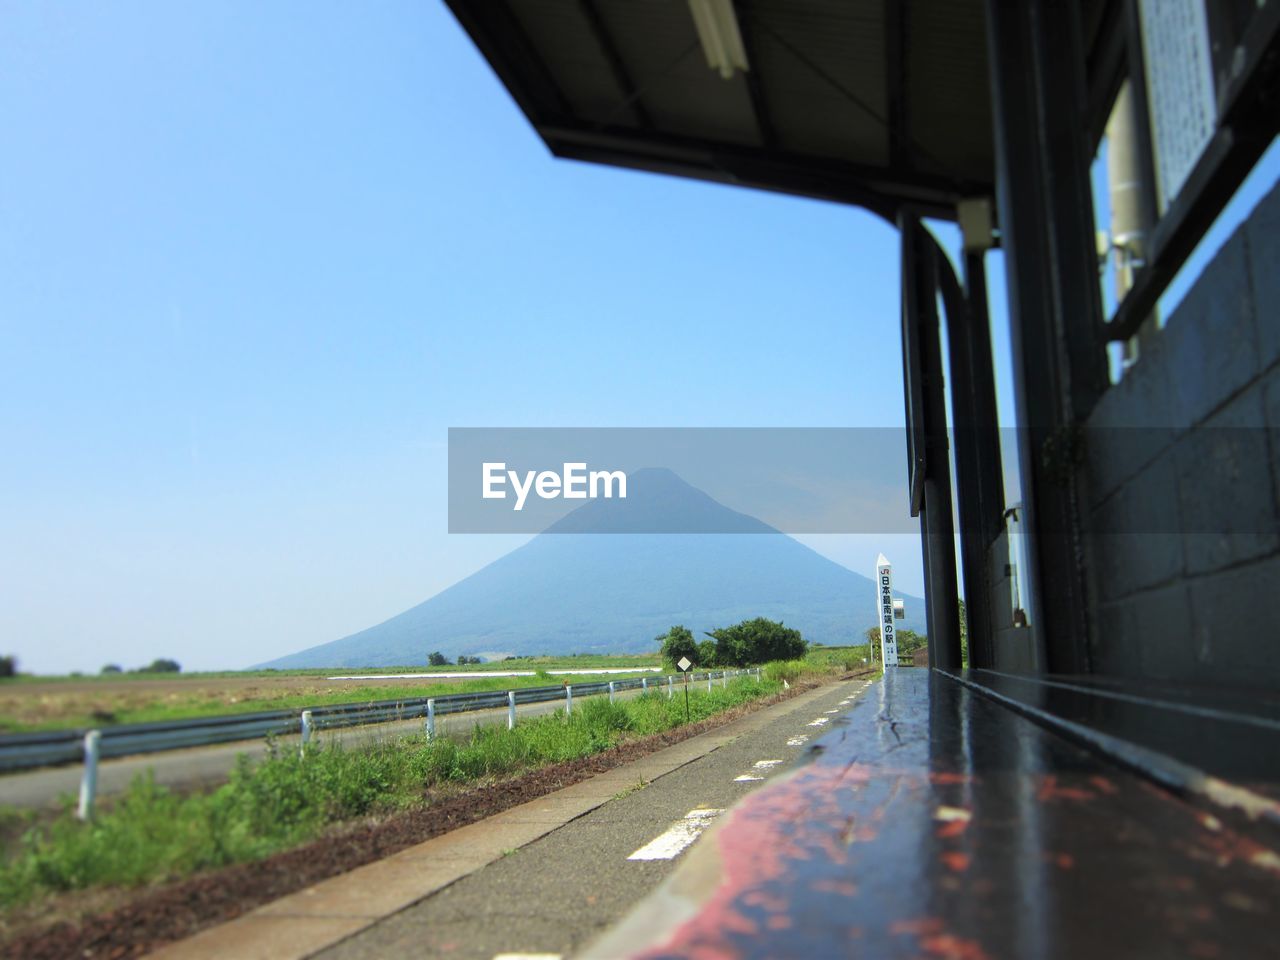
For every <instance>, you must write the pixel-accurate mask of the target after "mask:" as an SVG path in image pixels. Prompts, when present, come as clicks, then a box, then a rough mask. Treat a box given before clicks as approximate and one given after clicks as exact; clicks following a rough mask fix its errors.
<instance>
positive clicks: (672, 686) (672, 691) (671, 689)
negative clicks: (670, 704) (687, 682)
mask: <svg viewBox="0 0 1280 960" xmlns="http://www.w3.org/2000/svg"><path fill="white" fill-rule="evenodd" d="M675 695H676V678H675V677H673V676H669V677H667V699H668V700H670V699H671V698H672V697H674V696H675Z"/></svg>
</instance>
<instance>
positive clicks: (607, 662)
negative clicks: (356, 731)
mask: <svg viewBox="0 0 1280 960" xmlns="http://www.w3.org/2000/svg"><path fill="white" fill-rule="evenodd" d="M868 654H869V651H868V648H867V647H866V646H860V647H814V648H812V649H811V650H810V651H809V654H808V655H807V657H806V661H807V662H808V663H810V664H812V665H815V666H819V667H822V668H828V667H830V668H843V669H845V670H853V669H858V668H861V667H862V666H863V665H864V658H866V657H867V656H868ZM658 662H659V661H658V660H657V659H656V658H655V657H652V656H633V655H618V656H603V655H587V656H570V657H521V658H519V659H515V660H507V661H502V662H498V663H484V664H479V665H469V666H466V667H457V666H446V667H421V666H416V667H390V668H387V667H372V668H367V669H358V670H353V669H350V668H333V669H329V670H251V671H244V672H241V673H235V672H230V671H224V672H219V673H189V674H188V673H180V674H173V673H160V674H157V673H151V674H145V673H140V674H111V675H108V676H101V677H27V676H20V677H15V678H13V679H9V680H3V681H0V733H22V732H26V731H32V730H58V729H64V728H68V727H106V726H111V725H112V724H118V723H144V722H147V721H152V720H180V719H189V718H194V717H211V716H219V715H223V714H231V713H252V712H254V711H256V710H281V709H301V708H303V707H319V706H329V705H332V704H339V703H363V702H367V701H371V700H398V699H402V698H403V699H409V698H412V697H432V696H444V695H445V694H449V693H473V692H479V691H485V690H512V689H517V688H521V687H536V686H545V685H548V684H554V683H560V682H562V681H568V682H570V683H580V682H589V681H595V680H601V679H605V678H603V677H601V676H598V675H596V676H592V675H567V676H566V675H561V674H557V675H555V676H532V677H494V678H493V679H488V678H476V679H448V678H444V677H442V678H440V679H438V680H433V679H431V678H429V677H424V678H413V679H396V678H391V679H361V678H360V675H361V674H388V675H391V674H397V673H426V674H431V673H449V672H454V671H459V670H465V671H467V672H471V671H475V672H502V671H504V670H535V671H545V670H574V669H584V670H598V669H626V668H635V670H636V673H627V674H617V675H616V676H610V677H609V679H622V678H623V677H626V676H635V675H638V674H639V672H640V671H641V670H642V669H643V668H646V667H654V666H657V665H658ZM337 674H341V675H343V676H346V677H354V678H356V679H347V680H330V679H328V677H330V676H333V675H337Z"/></svg>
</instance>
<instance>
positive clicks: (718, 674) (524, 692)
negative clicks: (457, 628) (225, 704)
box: [0, 668, 759, 773]
mask: <svg viewBox="0 0 1280 960" xmlns="http://www.w3.org/2000/svg"><path fill="white" fill-rule="evenodd" d="M747 672H754V673H756V674H757V675H758V673H759V669H758V668H754V669H753V670H752V671H741V670H733V671H723V670H722V671H713V672H711V673H702V674H695V675H691V676H690V680H691V681H698V682H702V681H706V682H707V683H708V684H710V683H711V682H712V681H713V680H715V679H724V680H725V681H727V680H728V678H729V677H731V676H737V675H739V674H742V673H747ZM683 682H684V676H683V675H682V674H681V675H674V674H665V675H663V676H661V677H651V676H650V677H635V678H629V679H626V680H607V681H605V680H601V681H593V682H591V683H575V684H571V685H570V684H557V685H555V686H548V687H525V688H523V689H516V690H493V691H484V692H481V693H453V694H445V695H444V696H439V697H415V698H413V699H408V700H378V701H373V702H371V703H350V704H339V705H336V706H329V707H312V708H310V709H307V710H301V709H297V710H263V711H259V712H257V713H239V714H230V715H226V716H219V717H198V718H195V719H192V720H161V721H155V722H152V723H127V724H119V725H118V726H112V727H102V728H101V729H100V730H91V729H90V728H87V727H79V728H74V729H68V730H51V731H48V732H38V733H11V734H4V735H0V773H11V772H14V771H17V770H26V769H31V768H33V767H48V766H57V765H60V764H67V763H77V762H81V761H83V760H85V759H86V754H87V752H88V739H89V737H90V734H93V733H97V734H98V737H97V746H96V751H95V752H96V755H97V756H98V757H102V758H104V759H105V758H111V757H124V756H132V755H135V754H142V753H160V752H163V751H166V750H183V749H187V748H190V747H206V746H212V745H214V744H220V743H236V742H238V741H244V740H258V739H261V738H263V737H271V736H277V737H278V736H287V735H290V734H301V735H302V737H303V740H304V742H305V741H306V740H309V739H310V737H311V735H313V734H314V733H315V732H317V731H319V730H326V729H330V730H331V729H339V728H342V727H359V726H366V725H369V724H375V723H388V722H393V721H397V720H414V719H418V718H422V719H423V720H424V726H425V729H426V732H427V733H428V734H429V735H433V734H434V732H435V731H434V726H435V718H436V717H438V716H442V715H447V714H450V713H469V712H473V711H476V710H493V709H498V708H502V707H506V708H507V710H508V723H514V717H515V708H516V707H517V706H519V705H521V704H531V703H545V702H548V701H552V700H564V701H565V703H566V706H567V707H568V708H569V709H572V704H573V699H574V697H582V696H592V695H593V694H602V693H609V694H610V695H611V696H612V694H613V693H615V692H617V691H622V690H636V689H659V688H665V689H666V690H667V691H668V692H669V691H671V690H673V689H674V686H675V685H676V684H678V683H683Z"/></svg>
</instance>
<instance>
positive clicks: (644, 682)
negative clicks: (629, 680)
mask: <svg viewBox="0 0 1280 960" xmlns="http://www.w3.org/2000/svg"><path fill="white" fill-rule="evenodd" d="M640 689H641V690H643V691H644V692H645V693H648V692H649V678H648V677H641V678H640Z"/></svg>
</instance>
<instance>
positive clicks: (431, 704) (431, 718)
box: [427, 697, 436, 740]
mask: <svg viewBox="0 0 1280 960" xmlns="http://www.w3.org/2000/svg"><path fill="white" fill-rule="evenodd" d="M435 738H436V698H435V697H428V698H427V739H428V740H434V739H435Z"/></svg>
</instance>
